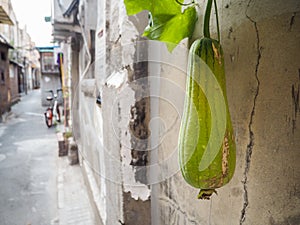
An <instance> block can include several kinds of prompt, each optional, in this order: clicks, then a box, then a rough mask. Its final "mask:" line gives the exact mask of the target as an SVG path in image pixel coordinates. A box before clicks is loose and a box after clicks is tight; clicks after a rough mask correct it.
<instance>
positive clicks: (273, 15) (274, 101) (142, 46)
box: [71, 0, 300, 225]
mask: <svg viewBox="0 0 300 225" xmlns="http://www.w3.org/2000/svg"><path fill="white" fill-rule="evenodd" d="M94 3H95V2H93V1H92V2H90V1H82V2H81V4H83V5H84V7H85V8H84V10H85V11H84V13H87V12H88V7H89V4H91V5H93V4H94ZM200 9H201V10H200V11H201V12H202V9H203V3H202V2H201V4H200ZM93 10H94V9H93ZM299 11H300V5H299V3H298V2H297V1H296V0H288V1H283V0H279V1H276V2H274V1H270V0H263V1H258V0H250V1H242V0H235V1H229V0H224V1H222V2H220V3H219V14H220V23H221V24H220V25H221V31H222V35H221V36H222V44H223V48H224V52H225V63H226V79H227V92H228V101H229V107H230V112H231V117H232V121H233V126H234V129H235V137H236V143H237V166H236V171H235V175H234V177H233V179H232V180H231V181H230V183H229V184H227V185H226V186H224V187H222V188H220V189H218V190H217V191H218V195H214V196H213V197H212V200H210V201H203V200H198V199H197V194H198V191H199V190H197V189H195V188H192V187H190V186H189V185H188V184H187V183H186V182H185V181H184V180H183V178H182V175H181V173H180V171H179V168H178V157H177V151H178V150H177V141H178V132H179V126H180V121H181V115H182V110H183V100H184V95H185V79H186V63H187V61H186V60H187V51H188V49H187V43H186V42H183V43H181V44H180V46H178V47H177V48H176V49H175V50H174V52H173V54H170V53H169V52H168V51H167V49H166V47H165V46H164V44H161V43H157V42H147V43H145V42H139V41H142V40H141V39H140V34H141V33H142V30H143V28H144V27H145V26H146V23H147V21H146V19H145V18H147V15H146V14H139V15H137V16H133V17H130V18H128V17H127V16H126V12H125V8H124V5H123V3H122V2H120V1H117V0H112V1H101V0H98V1H97V14H98V17H97V27H96V28H94V27H93V26H94V23H93V22H91V21H90V22H89V21H85V22H84V24H85V25H86V26H82V30H83V32H84V33H83V36H82V39H80V40H79V43H77V44H76V45H75V46H73V51H74V50H75V52H73V53H72V63H73V64H72V68H71V70H72V71H73V72H74V74H76V76H74V80H73V78H72V93H73V94H74V96H73V105H72V106H73V109H74V110H75V111H76V113H75V114H74V118H78V121H75V122H73V125H74V129H75V130H74V132H75V133H76V139H77V141H78V143H79V147H80V148H79V150H80V153H81V164H82V166H83V168H84V171H85V175H86V177H87V184H88V185H89V187H90V190H91V196H92V199H93V200H92V201H93V203H94V205H95V206H96V208H97V210H98V213H99V217H100V218H101V221H102V223H103V224H153V225H158V224H178V225H181V224H199V225H200V224H201V225H204V224H210V225H220V224H232V225H235V224H240V225H241V224H249V225H250V224H251V225H252V224H270V225H274V224H276V225H281V224H295V225H296V224H299V223H300V214H299V207H300V195H299V193H300V192H299V189H300V187H299V185H300V177H299V173H297V171H299V169H300V168H299V167H300V166H299V165H300V164H299V163H298V162H297V160H298V158H299V156H300V152H299V151H298V149H300V138H299V137H300V129H299V126H300V124H299V119H298V118H299V112H300V108H299V92H300V91H299V87H300V72H299V69H300V65H299V62H298V61H297V59H298V58H299V57H300V42H299V37H300V36H299V34H300V22H299V21H300V16H299ZM82 15H83V14H82ZM142 18H144V19H142ZM201 21H202V20H201V19H199V21H198V23H199V24H198V25H197V32H196V34H195V35H194V36H195V38H196V37H197V36H199V34H200V29H199V27H200V23H201ZM212 22H214V19H213V20H212ZM90 29H96V37H95V38H96V61H95V63H94V64H93V65H91V64H90V56H89V53H88V52H89V51H88V49H89V44H90V40H91V39H90V38H89V34H90V32H89V30H90ZM215 30H216V29H215V27H214V26H213V27H212V33H214V31H215ZM76 40H78V39H75V40H73V41H72V43H73V44H74V43H76ZM74 64H76V65H74ZM72 76H73V75H72ZM76 84H78V85H76ZM73 85H74V86H73ZM98 95H100V97H101V99H102V104H101V105H99V104H96V97H97V96H98ZM77 110H78V111H77ZM75 124H76V125H75ZM76 129H77V130H76Z"/></svg>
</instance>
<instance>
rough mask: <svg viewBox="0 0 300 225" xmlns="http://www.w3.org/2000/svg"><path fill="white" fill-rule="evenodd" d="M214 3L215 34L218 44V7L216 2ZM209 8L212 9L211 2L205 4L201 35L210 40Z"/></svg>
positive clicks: (210, 0)
mask: <svg viewBox="0 0 300 225" xmlns="http://www.w3.org/2000/svg"><path fill="white" fill-rule="evenodd" d="M213 1H214V7H215V13H216V23H217V34H218V42H219V43H220V27H219V16H218V7H217V1H216V0H213ZM211 7H212V0H208V1H207V4H206V10H205V15H204V25H203V34H204V37H207V38H210V29H209V23H210V15H211Z"/></svg>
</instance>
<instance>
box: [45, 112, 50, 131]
mask: <svg viewBox="0 0 300 225" xmlns="http://www.w3.org/2000/svg"><path fill="white" fill-rule="evenodd" d="M45 121H46V125H47V127H48V128H50V127H52V110H51V109H49V108H48V109H47V111H46V112H45Z"/></svg>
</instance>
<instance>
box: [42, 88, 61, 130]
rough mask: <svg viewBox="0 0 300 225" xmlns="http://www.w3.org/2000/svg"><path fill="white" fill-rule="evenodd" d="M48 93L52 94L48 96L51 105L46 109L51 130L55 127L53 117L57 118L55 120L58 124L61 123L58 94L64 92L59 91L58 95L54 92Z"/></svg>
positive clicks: (46, 118) (47, 121)
mask: <svg viewBox="0 0 300 225" xmlns="http://www.w3.org/2000/svg"><path fill="white" fill-rule="evenodd" d="M47 92H49V93H50V94H51V95H50V96H47V101H49V103H50V105H49V107H48V108H47V109H46V111H45V113H44V114H45V121H46V125H47V127H49V128H50V127H52V125H53V117H54V118H55V120H56V121H57V122H60V121H61V117H60V110H59V104H58V100H57V98H58V93H59V92H62V89H57V90H56V93H54V92H53V90H49V91H47Z"/></svg>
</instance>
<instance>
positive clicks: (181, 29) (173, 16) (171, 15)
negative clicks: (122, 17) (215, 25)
mask: <svg viewBox="0 0 300 225" xmlns="http://www.w3.org/2000/svg"><path fill="white" fill-rule="evenodd" d="M124 3H125V6H126V10H127V14H128V15H134V14H136V13H139V12H141V11H143V10H148V11H149V12H150V13H151V17H152V19H151V21H150V23H149V26H147V27H146V28H145V31H144V33H143V36H146V37H148V38H149V39H151V40H158V41H162V42H166V43H167V47H168V49H169V51H172V50H173V49H174V48H175V47H176V45H177V44H178V43H179V42H180V41H181V40H182V39H184V38H186V37H188V38H190V37H192V35H193V32H194V29H195V24H196V21H197V12H196V9H195V6H191V7H188V8H186V9H185V10H184V11H183V12H182V6H181V5H179V4H178V3H176V1H175V0H163V1H162V0H143V1H141V0H124Z"/></svg>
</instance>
